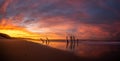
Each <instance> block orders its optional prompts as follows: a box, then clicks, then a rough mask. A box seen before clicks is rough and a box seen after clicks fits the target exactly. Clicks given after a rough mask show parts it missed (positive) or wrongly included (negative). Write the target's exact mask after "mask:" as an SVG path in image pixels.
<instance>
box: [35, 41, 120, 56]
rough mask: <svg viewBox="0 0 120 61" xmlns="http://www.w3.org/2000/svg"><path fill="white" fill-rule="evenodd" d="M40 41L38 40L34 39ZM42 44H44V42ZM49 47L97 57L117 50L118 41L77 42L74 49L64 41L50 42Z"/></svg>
mask: <svg viewBox="0 0 120 61" xmlns="http://www.w3.org/2000/svg"><path fill="white" fill-rule="evenodd" d="M36 42H37V43H40V44H41V42H40V41H36ZM44 45H46V44H45V43H44ZM48 46H50V47H53V48H57V49H60V50H65V51H70V52H73V53H75V54H77V55H79V56H82V57H99V56H101V55H103V54H106V53H109V52H111V51H117V50H118V49H119V46H120V42H79V44H78V46H77V45H76V46H75V48H74V50H73V49H71V48H69V47H67V48H66V42H50V43H49V45H48Z"/></svg>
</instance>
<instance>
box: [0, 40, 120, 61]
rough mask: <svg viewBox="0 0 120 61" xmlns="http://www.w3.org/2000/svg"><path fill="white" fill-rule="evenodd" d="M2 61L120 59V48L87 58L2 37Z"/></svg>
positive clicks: (106, 60) (95, 60) (92, 60)
mask: <svg viewBox="0 0 120 61" xmlns="http://www.w3.org/2000/svg"><path fill="white" fill-rule="evenodd" d="M118 49H119V48H118ZM0 61H120V50H118V51H115V52H114V51H113V52H109V53H105V54H104V55H103V56H101V57H100V58H94V59H91V58H90V59H88V58H87V59H86V58H82V57H78V56H75V55H74V54H72V53H70V52H66V51H61V50H58V49H54V48H51V47H48V46H44V45H41V44H37V43H33V42H28V41H25V40H20V39H0Z"/></svg>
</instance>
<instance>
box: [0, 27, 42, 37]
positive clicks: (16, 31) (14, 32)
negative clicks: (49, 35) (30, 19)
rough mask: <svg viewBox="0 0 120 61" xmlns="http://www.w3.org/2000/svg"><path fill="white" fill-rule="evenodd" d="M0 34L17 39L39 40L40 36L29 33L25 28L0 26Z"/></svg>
mask: <svg viewBox="0 0 120 61" xmlns="http://www.w3.org/2000/svg"><path fill="white" fill-rule="evenodd" d="M0 33H4V34H8V35H9V36H11V37H18V38H32V39H38V38H40V34H36V33H32V32H29V31H27V30H26V29H25V28H22V27H17V26H0Z"/></svg>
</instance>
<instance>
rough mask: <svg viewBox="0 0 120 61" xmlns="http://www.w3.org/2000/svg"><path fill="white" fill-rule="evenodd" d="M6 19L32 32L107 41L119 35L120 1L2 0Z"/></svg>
mask: <svg viewBox="0 0 120 61" xmlns="http://www.w3.org/2000/svg"><path fill="white" fill-rule="evenodd" d="M3 17H4V18H5V19H6V20H9V23H10V22H11V23H12V24H14V25H16V26H21V27H24V28H26V29H28V30H29V31H32V32H37V33H42V32H45V33H54V34H56V35H61V34H62V33H63V34H62V36H63V35H64V34H65V33H66V32H78V33H80V34H81V38H108V37H110V35H113V34H116V33H119V32H120V29H119V27H118V26H119V25H120V1H119V0H0V18H3ZM0 21H2V19H0ZM93 35H94V36H93Z"/></svg>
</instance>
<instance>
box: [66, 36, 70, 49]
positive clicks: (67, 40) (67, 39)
mask: <svg viewBox="0 0 120 61" xmlns="http://www.w3.org/2000/svg"><path fill="white" fill-rule="evenodd" d="M66 42H67V44H66V48H68V46H69V37H68V36H66Z"/></svg>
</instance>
